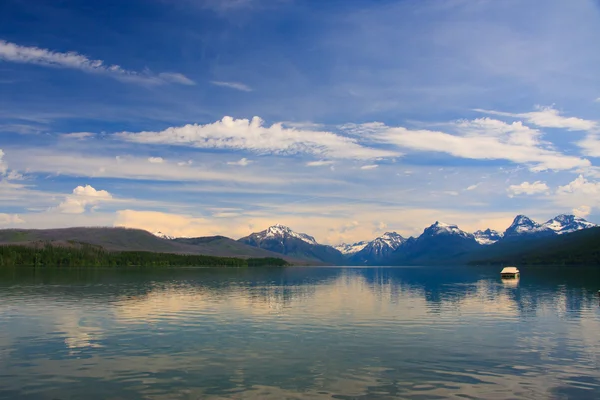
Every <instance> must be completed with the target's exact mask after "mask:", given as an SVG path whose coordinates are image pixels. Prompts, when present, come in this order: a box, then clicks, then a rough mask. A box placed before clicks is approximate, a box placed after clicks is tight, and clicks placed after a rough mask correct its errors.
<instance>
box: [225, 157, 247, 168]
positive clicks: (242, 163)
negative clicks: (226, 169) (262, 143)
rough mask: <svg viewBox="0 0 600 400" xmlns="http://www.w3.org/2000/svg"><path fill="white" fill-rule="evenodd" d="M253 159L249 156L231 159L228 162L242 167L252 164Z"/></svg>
mask: <svg viewBox="0 0 600 400" xmlns="http://www.w3.org/2000/svg"><path fill="white" fill-rule="evenodd" d="M251 162H252V161H250V160H248V159H247V158H242V159H241V160H238V161H229V162H227V164H228V165H238V166H240V167H245V166H247V165H248V164H250V163H251Z"/></svg>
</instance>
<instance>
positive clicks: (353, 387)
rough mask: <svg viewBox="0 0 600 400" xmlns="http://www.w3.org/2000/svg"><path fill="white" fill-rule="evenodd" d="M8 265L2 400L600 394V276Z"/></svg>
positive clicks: (0, 293)
mask: <svg viewBox="0 0 600 400" xmlns="http://www.w3.org/2000/svg"><path fill="white" fill-rule="evenodd" d="M499 272H500V268H489V267H485V268H482V267H454V268H451V267H394V268H333V267H332V268H314V267H312V268H300V267H294V268H286V269H278V268H265V269H262V268H257V269H236V268H231V269H223V268H221V269H217V268H179V269H176V268H172V269H137V268H131V269H122V270H115V269H73V270H69V269H33V268H21V269H4V270H0V398H3V399H4V398H6V399H396V398H399V399H401V398H415V399H438V398H439V399H445V398H457V399H458V398H460V399H508V398H518V399H521V398H527V399H599V398H600V304H599V302H600V299H599V298H598V295H597V292H598V290H600V269H598V268H596V269H590V268H565V269H557V268H540V267H536V268H532V267H530V268H525V267H523V268H521V273H522V276H521V279H520V280H519V281H503V280H501V279H500V274H499Z"/></svg>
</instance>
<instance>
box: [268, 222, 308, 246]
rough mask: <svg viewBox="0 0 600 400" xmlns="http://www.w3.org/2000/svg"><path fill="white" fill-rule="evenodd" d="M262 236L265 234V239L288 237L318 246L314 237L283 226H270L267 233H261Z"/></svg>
mask: <svg viewBox="0 0 600 400" xmlns="http://www.w3.org/2000/svg"><path fill="white" fill-rule="evenodd" d="M261 234H263V236H264V238H276V239H285V238H286V237H293V238H296V239H300V240H302V241H304V242H306V243H309V244H318V243H317V241H316V240H315V238H314V237H312V236H309V235H307V234H305V233H298V232H294V231H293V230H292V229H290V228H288V227H287V226H284V225H281V224H275V225H273V226H270V227H269V228H267V229H266V230H265V231H263V232H261Z"/></svg>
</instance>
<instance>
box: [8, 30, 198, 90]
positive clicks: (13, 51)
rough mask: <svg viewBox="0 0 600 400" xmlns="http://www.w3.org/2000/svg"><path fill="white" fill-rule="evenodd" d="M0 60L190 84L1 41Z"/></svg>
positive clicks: (72, 54)
mask: <svg viewBox="0 0 600 400" xmlns="http://www.w3.org/2000/svg"><path fill="white" fill-rule="evenodd" d="M0 60H3V61H8V62H14V63H21V64H36V65H41V66H47V67H56V68H69V69H77V70H80V71H84V72H88V73H96V74H104V75H106V76H110V77H113V78H116V79H119V80H121V81H129V82H137V83H145V84H163V83H167V82H171V83H183V84H186V85H190V84H193V83H194V82H193V81H192V80H190V79H189V78H187V77H185V76H184V75H182V74H178V73H162V74H158V75H152V74H150V73H147V72H137V71H130V70H126V69H124V68H122V67H120V66H119V65H107V64H105V63H104V61H102V60H92V59H89V58H87V57H86V56H84V55H82V54H79V53H76V52H73V51H69V52H66V53H61V52H56V51H52V50H48V49H42V48H39V47H28V46H20V45H18V44H15V43H10V42H7V41H4V40H0Z"/></svg>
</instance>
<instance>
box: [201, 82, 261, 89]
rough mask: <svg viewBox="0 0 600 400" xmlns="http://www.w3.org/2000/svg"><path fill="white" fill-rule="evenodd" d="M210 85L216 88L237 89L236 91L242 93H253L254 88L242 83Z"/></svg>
mask: <svg viewBox="0 0 600 400" xmlns="http://www.w3.org/2000/svg"><path fill="white" fill-rule="evenodd" d="M210 83H212V84H213V85H215V86H221V87H226V88H229V89H235V90H239V91H242V92H251V91H252V88H251V87H250V86H248V85H246V84H243V83H240V82H224V81H211V82H210Z"/></svg>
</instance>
